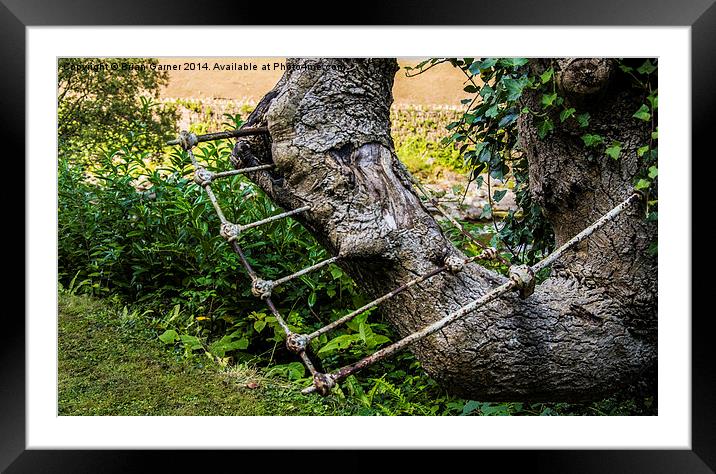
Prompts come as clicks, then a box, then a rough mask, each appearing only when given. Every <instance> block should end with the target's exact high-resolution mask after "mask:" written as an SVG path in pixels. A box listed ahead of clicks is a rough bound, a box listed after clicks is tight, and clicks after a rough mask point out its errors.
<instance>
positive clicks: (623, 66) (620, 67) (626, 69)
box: [619, 64, 634, 73]
mask: <svg viewBox="0 0 716 474" xmlns="http://www.w3.org/2000/svg"><path fill="white" fill-rule="evenodd" d="M619 69H621V70H622V71H624V72H626V73H630V72H632V71H633V70H634V68H633V67H629V66H627V65H625V64H620V65H619Z"/></svg>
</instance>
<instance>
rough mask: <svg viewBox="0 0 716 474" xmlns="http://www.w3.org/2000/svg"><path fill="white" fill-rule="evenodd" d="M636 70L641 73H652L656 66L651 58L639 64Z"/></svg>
mask: <svg viewBox="0 0 716 474" xmlns="http://www.w3.org/2000/svg"><path fill="white" fill-rule="evenodd" d="M636 70H637V72H638V73H639V74H651V73H652V72H654V71H656V66H654V65H653V64H652V63H651V60H649V59H647V60H646V61H644V64H642V65H641V66H639V67H638V68H637V69H636Z"/></svg>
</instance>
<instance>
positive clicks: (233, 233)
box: [169, 128, 642, 396]
mask: <svg viewBox="0 0 716 474" xmlns="http://www.w3.org/2000/svg"><path fill="white" fill-rule="evenodd" d="M259 130H263V129H259V128H256V129H244V130H243V131H241V130H234V131H232V132H220V133H214V134H207V135H200V136H196V135H194V134H190V133H187V132H185V131H183V132H181V134H180V136H179V138H178V139H177V140H173V141H172V142H169V144H180V145H181V146H182V147H183V148H184V149H185V150H186V151H187V154H188V155H189V158H190V159H191V162H192V165H193V166H194V181H195V182H196V183H197V184H199V185H200V186H201V187H203V188H204V190H205V191H206V193H207V195H208V196H209V200H210V201H211V203H212V205H213V207H214V209H215V210H216V213H217V215H218V216H219V220H220V221H221V229H220V234H221V236H222V237H224V238H225V239H226V240H227V241H228V243H229V245H230V246H231V248H232V249H233V250H234V252H235V253H236V254H237V255H238V256H239V259H240V261H241V264H242V266H243V267H244V269H245V270H246V273H247V274H248V275H249V277H250V278H251V292H252V294H253V295H254V296H256V297H258V298H261V299H262V300H264V301H265V302H266V305H267V306H268V308H269V310H270V311H271V314H272V315H273V316H274V317H275V318H276V321H277V323H278V324H279V326H280V327H281V329H282V330H283V332H284V334H285V336H286V342H285V343H286V348H287V349H288V350H289V351H291V352H293V353H295V354H297V355H298V356H299V357H300V358H301V360H302V362H303V364H304V365H305V366H306V367H307V368H308V370H309V372H310V373H311V375H312V377H313V383H312V385H311V386H309V387H307V388H305V389H304V390H302V393H306V394H308V393H312V392H318V393H319V394H321V395H324V396H326V395H328V394H330V392H331V389H332V388H333V387H334V386H335V384H336V383H337V382H339V381H340V380H343V379H344V378H346V377H348V376H349V375H351V374H354V373H356V372H358V371H360V370H362V369H364V368H365V367H368V366H369V365H372V364H374V363H376V362H378V361H380V360H382V359H384V358H386V357H389V356H390V355H392V354H395V353H396V352H398V351H400V350H402V349H404V348H406V347H408V346H410V345H411V344H413V343H415V342H417V341H420V340H421V339H423V338H425V337H427V336H429V335H431V334H434V333H435V332H437V331H439V330H441V329H442V328H444V327H445V326H447V325H449V324H451V323H453V322H454V321H457V320H458V319H461V318H463V317H464V316H466V315H467V314H469V313H471V312H473V311H475V310H476V309H478V308H480V307H482V306H484V305H485V304H488V303H490V302H492V301H494V300H496V299H497V298H499V297H501V296H502V295H504V294H506V293H509V292H511V291H517V292H518V293H519V296H520V297H521V298H528V297H529V296H530V295H532V293H534V290H535V283H536V280H535V275H536V274H537V273H538V272H539V271H540V270H543V269H545V268H547V267H548V266H550V265H551V264H552V263H554V262H555V261H556V260H557V259H559V258H560V257H561V256H562V255H563V254H564V253H565V252H566V251H568V250H570V249H571V248H573V247H574V246H576V245H577V244H579V243H580V242H581V241H583V240H585V239H587V238H589V237H590V236H591V235H592V234H594V232H596V231H597V230H598V229H600V228H601V227H603V226H604V225H606V224H607V223H608V222H611V221H612V220H614V219H615V218H616V217H617V216H618V215H620V214H621V213H622V212H624V210H625V209H627V208H628V207H629V206H631V205H633V204H635V203H636V202H638V201H639V200H640V199H641V197H642V195H641V194H640V193H634V194H632V195H631V196H629V197H628V198H627V199H626V200H624V201H623V202H621V203H620V204H619V205H617V206H616V207H614V208H613V209H612V210H610V211H609V212H608V213H606V214H605V215H603V216H602V217H600V218H599V219H598V220H597V221H596V222H594V223H593V224H592V225H590V226H589V227H587V228H586V229H584V230H583V231H582V232H580V233H579V234H577V235H575V236H574V237H572V238H571V239H570V240H568V241H567V242H566V243H564V244H563V245H562V246H560V247H559V248H558V249H557V250H555V251H554V252H552V253H551V254H550V255H548V256H547V257H545V258H544V259H542V260H541V261H539V262H538V263H536V264H535V265H533V266H531V267H530V266H528V265H512V266H510V267H509V278H508V279H507V281H506V282H505V283H503V284H501V285H500V286H498V287H497V288H495V289H493V290H491V291H489V292H488V293H486V294H485V295H483V296H481V297H479V298H477V299H475V300H474V301H472V302H470V303H468V304H466V305H464V306H462V307H461V308H459V309H457V310H456V311H454V312H452V313H450V314H448V315H447V316H445V317H444V318H442V319H439V320H438V321H435V322H434V323H432V324H429V325H428V326H425V327H424V328H422V329H420V330H418V331H416V332H414V333H412V334H410V335H408V336H406V337H404V338H402V339H400V340H398V341H397V342H395V343H393V344H391V345H389V346H386V347H384V348H382V349H380V350H378V351H376V352H374V353H373V354H371V355H369V356H367V357H364V358H363V359H361V360H359V361H357V362H355V363H353V364H350V365H346V366H344V367H342V368H340V369H338V370H336V371H333V372H331V373H321V372H318V371H317V370H316V369H315V367H314V365H313V362H312V361H311V359H310V357H309V356H308V354H307V353H306V351H307V348H308V345H309V343H310V342H311V341H312V340H313V339H315V338H317V337H319V336H321V335H322V334H325V333H327V332H329V331H332V330H333V329H335V328H337V327H338V326H340V325H342V324H345V323H347V322H348V321H350V320H352V319H353V318H355V317H356V316H358V315H359V314H362V313H364V312H366V311H368V310H369V309H371V308H374V307H376V306H378V305H379V304H380V303H382V302H384V301H386V300H388V299H390V298H393V297H394V296H396V295H398V294H400V293H402V292H404V291H406V290H407V289H408V288H411V287H413V286H415V285H417V284H419V283H421V282H424V281H426V280H429V279H430V278H432V277H434V276H436V275H439V274H441V273H443V272H445V271H448V272H450V273H459V272H460V271H462V270H463V269H464V268H465V266H466V265H467V264H469V263H471V262H473V261H475V260H482V259H497V260H500V261H501V262H502V263H504V264H506V265H509V262H508V261H507V260H505V259H504V258H503V257H501V256H500V255H499V254H498V252H497V249H494V248H492V247H486V246H485V245H483V244H482V243H481V242H479V241H478V240H476V239H475V237H474V236H473V235H471V234H469V233H468V232H467V231H465V229H464V228H463V226H462V225H461V224H460V223H459V222H457V221H456V220H455V219H454V218H453V217H452V216H450V214H449V213H448V212H447V211H446V210H445V209H444V208H443V207H442V206H440V204H439V203H438V202H437V200H436V199H435V198H434V197H432V195H431V194H430V193H429V191H427V190H426V189H425V188H424V187H423V186H422V185H421V184H420V183H419V182H418V181H417V180H415V179H414V178H412V181H413V184H415V186H416V188H417V189H418V190H420V192H421V193H423V195H424V196H425V197H426V198H427V199H428V200H430V201H431V202H432V203H433V205H435V207H436V208H437V209H438V211H440V213H441V214H442V215H443V216H445V217H446V218H447V219H448V220H449V221H450V222H451V223H452V224H453V225H454V226H455V227H456V228H457V229H458V230H459V231H460V232H461V233H462V234H463V235H464V236H465V237H467V238H468V239H470V241H472V242H473V243H474V244H476V245H477V246H479V247H480V248H482V249H483V250H482V252H480V254H479V255H476V256H474V257H470V258H468V259H462V258H460V257H458V256H455V255H448V256H447V257H446V258H445V259H444V261H443V264H442V266H440V267H437V268H435V269H433V270H431V271H429V272H427V273H426V274H424V275H422V276H419V277H416V278H414V279H412V280H410V281H408V282H406V283H405V284H403V285H401V286H399V287H398V288H396V289H394V290H392V291H390V292H388V293H386V294H384V295H382V296H380V297H378V298H376V299H374V300H373V301H371V302H369V303H367V304H365V305H363V306H362V307H360V308H358V309H356V310H354V311H352V312H350V313H349V314H346V315H345V316H343V317H341V318H339V319H337V320H336V321H333V322H332V323H330V324H327V325H326V326H323V327H322V328H320V329H317V330H316V331H314V332H312V333H310V334H299V333H294V332H293V331H291V328H290V327H289V326H288V324H287V323H286V321H285V320H284V318H283V317H282V316H281V314H280V312H279V311H278V309H277V308H276V306H275V305H274V303H273V301H272V300H271V293H272V290H273V289H274V288H275V287H276V286H278V285H281V284H284V283H287V282H289V281H291V280H294V279H296V278H299V277H301V276H303V275H305V274H307V273H309V272H311V271H314V270H317V269H319V268H322V267H324V266H327V265H329V264H331V263H335V262H336V261H337V260H338V259H339V258H340V256H334V257H331V258H328V259H326V260H323V261H321V262H319V263H316V264H314V265H311V266H309V267H306V268H303V269H301V270H299V271H297V272H295V273H293V274H291V275H288V276H285V277H282V278H279V279H278V280H274V281H272V280H264V279H262V278H260V277H259V275H258V274H257V273H256V271H255V270H254V269H253V268H252V267H251V264H249V262H248V260H247V259H246V256H245V254H244V252H243V250H242V249H241V246H240V245H239V243H238V237H239V234H240V233H241V232H243V231H245V230H247V229H251V228H254V227H257V226H260V225H263V224H267V223H269V222H273V221H276V220H279V219H283V218H285V217H290V216H293V215H296V214H298V213H301V212H307V211H310V210H311V207H310V206H303V207H299V208H297V209H294V210H291V211H287V212H283V213H280V214H277V215H274V216H270V217H267V218H265V219H262V220H259V221H255V222H252V223H249V224H245V225H239V224H233V223H231V222H229V221H228V220H227V219H226V217H225V216H224V213H223V211H222V209H221V206H220V205H219V203H218V201H217V199H216V196H215V195H214V192H213V190H212V189H211V182H212V181H213V180H214V179H216V178H223V177H227V176H234V175H238V174H243V173H248V172H254V171H265V170H268V169H271V168H273V165H261V166H255V167H253V168H243V169H240V170H233V171H224V172H220V173H211V172H209V171H207V170H206V169H205V168H203V167H202V166H201V165H199V163H198V161H197V160H196V157H195V156H194V154H193V153H192V151H191V149H192V148H193V147H194V146H196V145H197V144H198V143H199V142H202V141H207V140H216V139H221V138H230V137H234V136H243V135H249V134H257V133H266V132H265V131H261V132H260V131H259ZM238 132H241V133H240V134H239V133H238ZM227 134H230V135H227Z"/></svg>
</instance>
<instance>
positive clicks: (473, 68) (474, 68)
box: [468, 58, 497, 74]
mask: <svg viewBox="0 0 716 474" xmlns="http://www.w3.org/2000/svg"><path fill="white" fill-rule="evenodd" d="M495 64H497V59H495V58H487V59H483V60H482V61H476V62H474V63H472V64H470V67H469V68H468V71H470V73H472V74H480V73H481V72H482V71H486V70H488V69H490V68H491V67H493V66H494V65H495Z"/></svg>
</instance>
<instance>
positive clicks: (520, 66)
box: [407, 58, 658, 264]
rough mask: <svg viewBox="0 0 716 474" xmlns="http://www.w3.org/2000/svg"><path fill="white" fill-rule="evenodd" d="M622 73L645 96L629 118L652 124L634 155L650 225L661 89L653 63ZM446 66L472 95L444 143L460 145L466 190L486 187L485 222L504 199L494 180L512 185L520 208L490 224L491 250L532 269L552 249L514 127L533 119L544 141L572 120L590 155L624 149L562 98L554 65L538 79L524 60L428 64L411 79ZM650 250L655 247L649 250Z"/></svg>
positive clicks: (626, 65) (616, 155) (613, 154)
mask: <svg viewBox="0 0 716 474" xmlns="http://www.w3.org/2000/svg"><path fill="white" fill-rule="evenodd" d="M617 61H618V66H619V69H620V70H621V71H622V72H623V73H625V74H627V75H628V76H629V77H630V78H631V80H632V85H633V87H636V88H638V89H639V90H640V91H641V92H642V94H643V103H642V104H641V105H640V106H639V108H638V109H636V110H635V111H634V113H633V115H632V116H631V117H630V118H631V119H633V120H639V121H645V122H648V123H649V124H650V126H651V132H650V134H649V137H650V138H649V141H648V143H644V144H643V145H641V146H640V147H639V148H638V150H637V155H638V157H639V158H640V159H641V160H642V161H643V163H642V165H643V166H640V170H641V171H640V173H639V174H638V175H637V177H636V179H635V181H634V186H635V188H636V189H638V190H641V191H643V192H645V193H647V194H648V196H649V198H648V203H649V206H648V207H647V217H646V218H647V219H650V220H656V219H657V210H656V205H657V198H656V181H657V176H658V167H657V158H658V147H657V142H658V128H657V125H656V111H657V108H658V89H657V88H656V79H657V72H658V62H657V60H650V59H646V60H644V61H643V62H641V64H640V65H639V66H638V67H635V66H634V65H632V64H633V60H630V61H628V62H627V61H624V60H617ZM446 62H447V63H449V64H451V65H452V66H454V67H456V68H458V69H460V71H462V73H463V74H464V75H465V87H464V91H465V92H466V93H468V94H470V95H471V97H468V98H466V99H463V100H462V101H461V103H462V105H463V106H464V107H465V109H464V112H463V113H462V115H461V117H460V118H459V120H457V121H455V122H452V123H450V124H449V125H448V126H447V129H448V130H449V131H450V135H449V136H446V137H445V138H444V142H445V143H448V144H454V145H455V146H457V147H459V151H460V154H461V156H462V157H463V159H464V161H465V164H466V165H468V166H469V168H470V169H471V173H470V176H469V182H468V186H469V185H470V184H472V183H475V185H476V186H477V187H478V188H479V187H481V186H483V185H485V184H486V185H487V186H488V197H489V203H488V204H487V205H486V206H485V207H484V209H483V216H492V214H493V213H492V207H493V205H494V203H495V202H499V201H500V200H501V199H502V198H504V196H505V194H506V192H505V191H504V190H502V191H497V190H496V191H494V193H493V192H492V189H491V188H492V185H491V181H492V180H493V179H498V180H501V181H507V180H513V181H514V185H515V187H514V191H515V197H516V202H517V205H518V206H519V209H520V211H519V212H515V211H510V212H509V213H508V215H507V216H506V218H505V219H504V220H503V222H502V225H501V227H500V226H498V224H497V222H496V221H495V220H494V216H493V217H492V218H493V224H494V226H495V230H496V233H495V236H494V238H493V242H492V244H493V245H497V244H498V243H502V247H503V248H504V249H506V251H507V252H509V253H506V254H505V255H506V256H507V257H509V258H511V260H512V261H520V262H524V263H530V264H531V263H534V262H535V261H537V260H539V259H540V258H541V257H542V256H543V255H545V254H546V253H548V252H550V251H551V250H552V249H553V247H554V234H553V232H552V229H551V227H550V226H549V224H548V223H547V221H546V220H545V219H544V216H543V213H542V209H541V208H540V206H539V205H538V204H537V203H536V202H534V201H533V200H532V199H531V196H530V193H529V191H528V188H529V181H528V179H529V173H528V164H527V158H526V156H525V155H524V153H522V152H521V150H520V149H519V140H518V129H517V121H518V119H519V118H520V116H522V115H525V114H531V115H532V116H533V117H534V119H535V123H536V124H537V135H538V137H539V138H540V139H546V138H547V137H548V136H549V135H550V134H551V133H552V132H553V131H554V129H555V123H556V122H557V121H558V122H559V123H564V122H567V121H574V122H575V123H576V125H577V126H578V128H579V129H580V130H582V131H583V133H582V134H581V139H582V142H583V146H584V147H585V149H588V150H589V151H590V152H591V154H592V155H593V156H594V155H598V154H601V155H606V156H607V157H609V158H611V159H614V160H618V159H620V158H621V156H622V146H623V145H622V143H620V142H619V141H616V140H612V141H607V139H606V138H605V137H604V136H602V135H601V134H599V133H598V132H596V131H595V130H592V129H591V128H590V120H591V116H590V114H589V112H588V111H580V110H578V109H577V108H576V107H575V106H573V105H571V104H569V103H568V102H567V101H566V100H565V98H564V97H562V96H560V94H559V91H558V88H557V81H556V78H555V69H554V67H549V68H547V69H546V70H545V71H544V72H542V73H540V74H536V73H534V72H533V71H532V68H530V67H528V63H529V60H528V59H526V58H481V59H476V58H433V59H429V60H426V61H423V62H421V63H419V64H418V65H416V66H415V67H413V68H410V67H408V68H407V69H408V72H407V75H408V76H412V75H417V74H421V73H423V72H425V71H427V70H429V69H431V68H432V67H435V66H437V65H438V64H441V63H446ZM527 90H532V91H535V93H536V94H541V100H540V101H539V107H538V110H532V109H530V108H529V107H526V106H524V105H523V100H522V98H523V94H524V93H525V91H527ZM653 247H654V251H655V248H656V247H655V244H654V246H653Z"/></svg>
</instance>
